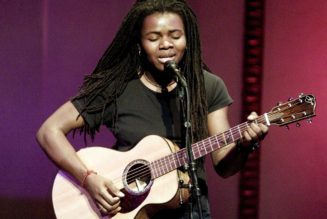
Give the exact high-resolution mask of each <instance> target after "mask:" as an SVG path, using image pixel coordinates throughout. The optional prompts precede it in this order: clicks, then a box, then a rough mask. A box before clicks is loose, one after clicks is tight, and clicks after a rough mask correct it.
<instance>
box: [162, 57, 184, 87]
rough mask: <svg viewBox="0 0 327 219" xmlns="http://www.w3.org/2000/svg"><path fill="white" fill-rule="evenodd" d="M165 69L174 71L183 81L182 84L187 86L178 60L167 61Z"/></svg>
mask: <svg viewBox="0 0 327 219" xmlns="http://www.w3.org/2000/svg"><path fill="white" fill-rule="evenodd" d="M165 71H167V72H172V73H174V74H175V75H176V77H177V79H178V80H179V81H180V82H181V84H182V85H183V86H184V87H187V83H186V80H185V77H184V76H182V74H181V71H180V69H179V67H178V65H177V64H176V62H174V61H173V60H170V61H167V62H165Z"/></svg>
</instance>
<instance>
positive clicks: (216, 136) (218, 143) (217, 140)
mask: <svg viewBox="0 0 327 219" xmlns="http://www.w3.org/2000/svg"><path fill="white" fill-rule="evenodd" d="M215 139H216V142H217V145H218V148H220V142H219V136H218V135H215Z"/></svg>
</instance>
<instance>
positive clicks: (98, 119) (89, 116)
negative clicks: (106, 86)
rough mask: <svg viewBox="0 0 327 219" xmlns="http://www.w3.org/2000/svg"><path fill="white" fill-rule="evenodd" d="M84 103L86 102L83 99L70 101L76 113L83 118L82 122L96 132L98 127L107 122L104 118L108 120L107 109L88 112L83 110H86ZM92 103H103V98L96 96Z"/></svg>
mask: <svg viewBox="0 0 327 219" xmlns="http://www.w3.org/2000/svg"><path fill="white" fill-rule="evenodd" d="M86 101H87V99H86V98H85V97H82V98H75V99H72V100H71V102H72V104H73V105H74V106H75V108H76V109H77V111H78V112H79V113H80V115H81V116H82V117H83V119H84V121H85V122H86V123H87V126H88V127H89V128H90V129H93V130H97V131H98V130H99V128H100V126H101V125H102V124H105V123H106V122H107V121H104V118H108V116H107V114H108V109H106V110H105V111H103V110H97V111H94V112H90V110H85V109H86ZM93 102H94V103H95V102H96V103H101V102H103V97H101V96H98V97H97V98H96V99H95V100H94V101H93Z"/></svg>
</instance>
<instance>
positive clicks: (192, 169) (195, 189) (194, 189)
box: [174, 68, 203, 219]
mask: <svg viewBox="0 0 327 219" xmlns="http://www.w3.org/2000/svg"><path fill="white" fill-rule="evenodd" d="M174 72H175V73H176V78H177V84H180V85H181V86H178V96H179V98H180V99H181V102H182V100H183V98H184V92H183V91H185V94H186V118H185V115H184V127H185V147H186V150H187V155H188V159H189V160H188V165H189V169H188V171H189V174H190V177H191V180H192V181H191V182H192V184H193V185H192V184H191V185H190V188H191V194H192V195H195V197H196V202H197V206H198V211H199V216H200V219H202V218H203V216H202V206H201V190H200V187H199V183H198V176H197V173H196V170H197V167H196V162H195V160H194V157H193V152H192V145H191V138H190V131H191V119H190V112H191V107H190V104H191V100H190V95H189V91H188V86H187V82H186V79H185V77H184V76H183V75H181V73H180V70H179V69H177V68H175V69H174ZM182 103H183V102H182ZM181 105H182V107H183V108H184V107H185V106H184V105H183V104H181ZM184 111H185V110H184ZM190 205H191V207H190V209H189V210H190V219H193V214H192V201H191V202H190Z"/></svg>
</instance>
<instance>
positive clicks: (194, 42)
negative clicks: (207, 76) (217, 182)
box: [74, 0, 207, 141]
mask: <svg viewBox="0 0 327 219" xmlns="http://www.w3.org/2000/svg"><path fill="white" fill-rule="evenodd" d="M155 12H160V13H163V12H172V13H176V14H178V15H179V16H180V17H181V18H182V20H183V23H184V27H185V34H186V41H187V49H186V51H185V54H184V57H183V59H182V61H181V62H180V63H179V65H180V67H181V69H182V72H183V73H184V76H185V78H186V80H187V83H188V85H189V90H190V95H191V97H192V103H191V123H192V137H193V140H195V141H198V140H200V139H203V138H204V137H206V136H207V125H206V124H207V102H206V95H205V87H204V77H203V72H202V68H203V63H202V59H201V47H200V40H199V31H198V27H197V20H196V16H195V14H194V13H193V11H192V9H191V8H190V7H189V6H188V5H187V4H186V2H185V1H184V0H138V1H137V2H136V3H135V4H134V5H133V7H132V9H131V10H130V11H129V13H128V14H127V15H126V17H125V18H124V20H123V22H122V25H121V27H120V29H119V30H118V32H117V34H116V36H115V38H114V39H113V41H112V43H111V44H110V45H109V47H108V48H107V50H106V51H105V53H104V54H103V56H102V57H101V59H100V60H99V62H98V64H97V66H96V68H95V69H94V71H93V72H92V74H90V75H89V76H86V77H85V79H84V83H83V85H82V87H81V88H80V92H79V94H78V95H77V96H76V97H74V99H77V98H86V101H87V102H86V105H85V108H84V109H83V111H82V112H81V113H83V112H87V113H92V112H99V111H102V112H104V109H105V107H106V106H108V105H109V104H116V99H117V97H119V96H120V95H121V94H122V92H123V90H124V88H125V87H126V85H127V83H128V82H129V81H130V80H132V79H133V78H135V77H137V76H138V69H140V67H142V66H141V65H142V63H143V62H142V60H141V59H142V56H140V55H139V49H138V44H140V32H141V28H142V24H143V20H144V18H145V17H146V16H148V15H151V14H153V13H155ZM104 91H105V92H104ZM98 96H101V97H102V99H103V102H102V103H101V104H97V105H96V104H94V103H93V101H94V99H95V98H96V97H98ZM114 118H115V115H114ZM82 131H84V133H88V134H90V135H91V137H92V138H93V137H94V134H95V131H96V130H92V129H90V128H89V127H88V125H87V124H86V125H85V127H84V128H83V130H82Z"/></svg>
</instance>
